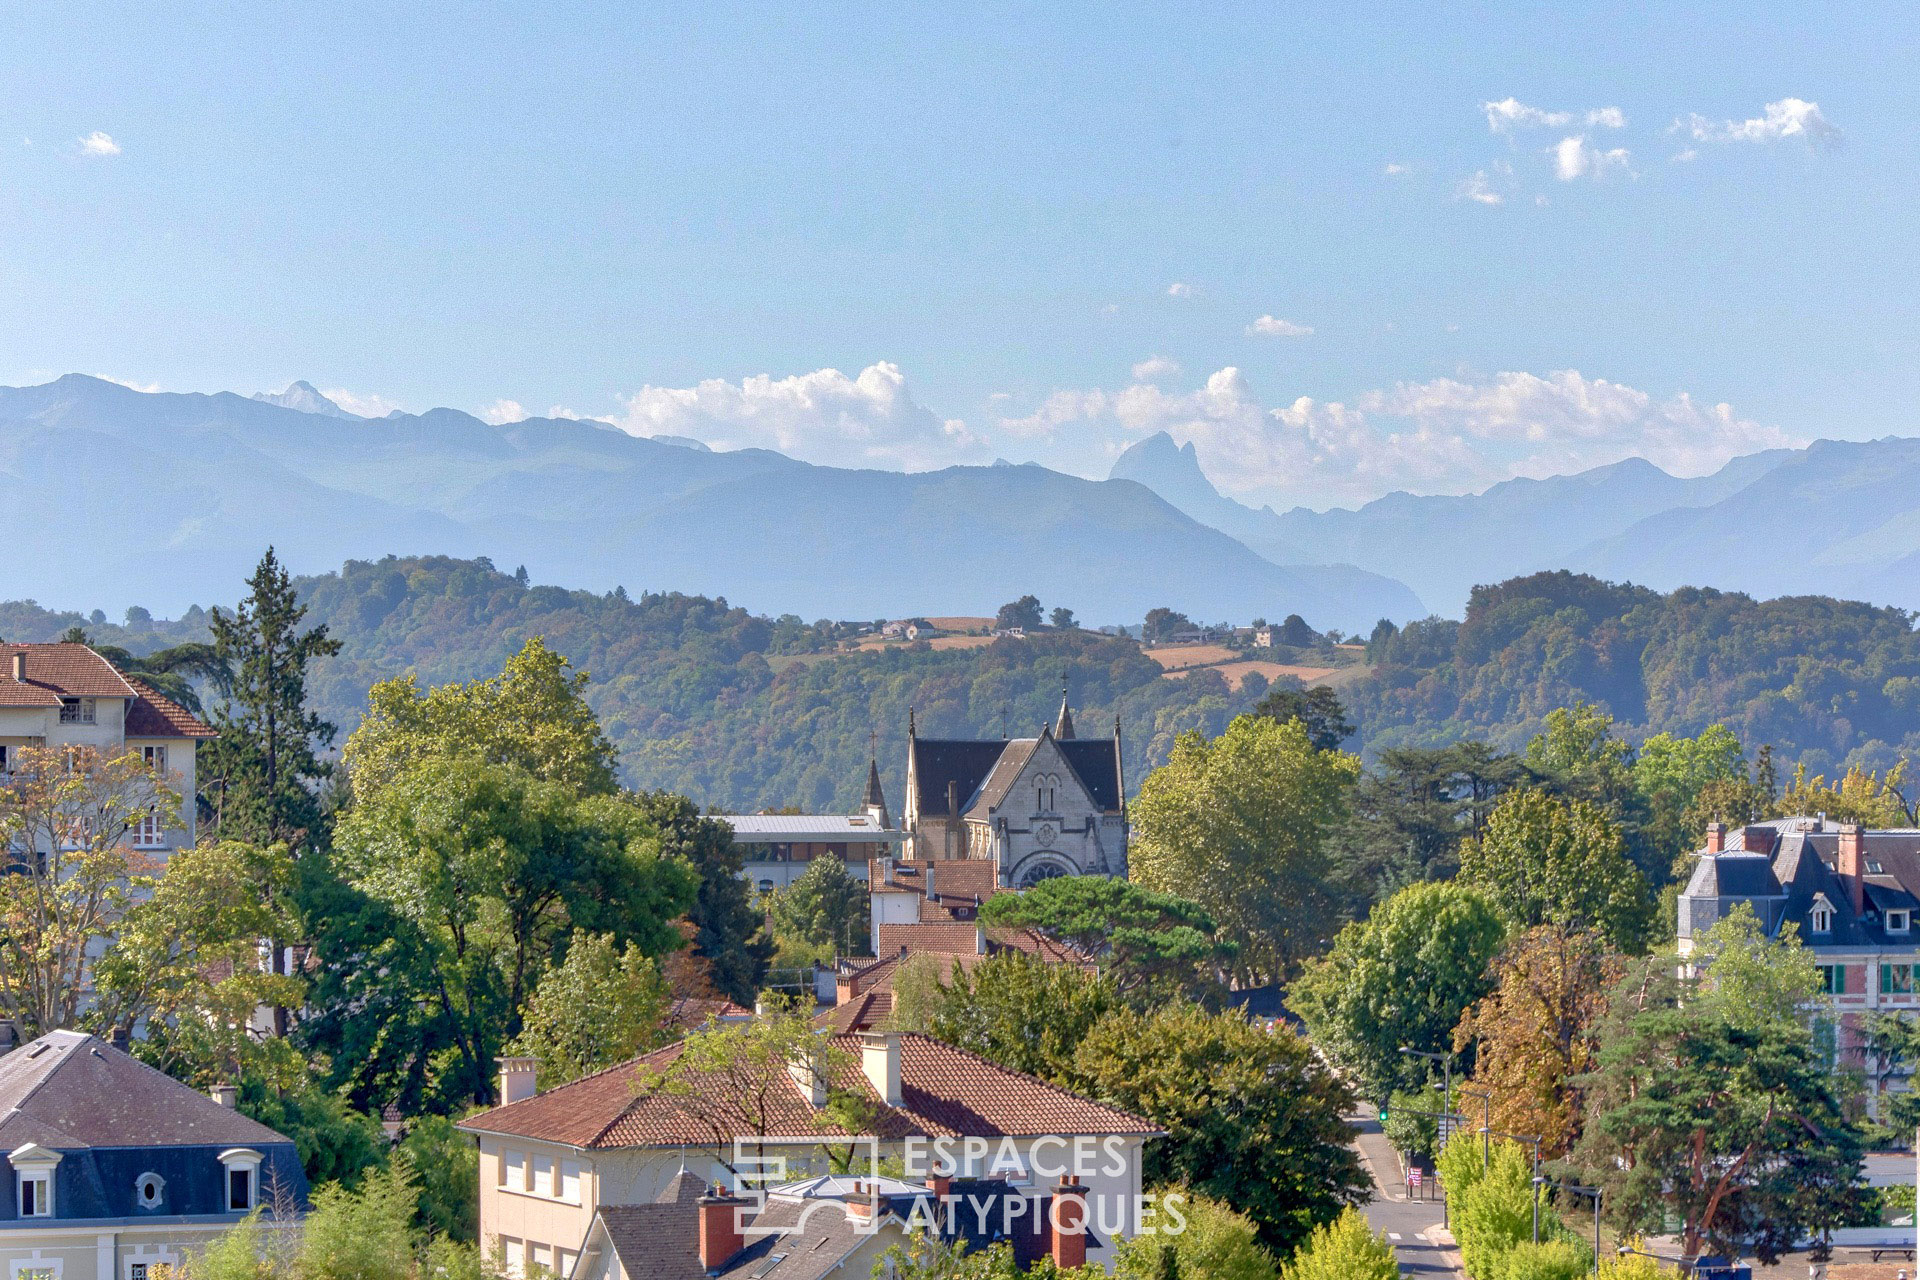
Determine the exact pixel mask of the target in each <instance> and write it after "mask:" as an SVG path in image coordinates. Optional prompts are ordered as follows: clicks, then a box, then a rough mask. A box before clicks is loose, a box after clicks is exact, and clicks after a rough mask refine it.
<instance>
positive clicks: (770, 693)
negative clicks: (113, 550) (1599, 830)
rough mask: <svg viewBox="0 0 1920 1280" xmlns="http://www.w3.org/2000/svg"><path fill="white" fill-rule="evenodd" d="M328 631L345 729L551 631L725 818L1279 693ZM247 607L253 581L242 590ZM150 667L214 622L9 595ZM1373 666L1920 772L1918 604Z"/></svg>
mask: <svg viewBox="0 0 1920 1280" xmlns="http://www.w3.org/2000/svg"><path fill="white" fill-rule="evenodd" d="M299 588H300V591H301V594H302V596H303V598H305V599H306V600H307V601H308V603H309V604H310V605H311V607H312V611H313V612H312V617H313V618H314V619H315V620H317V621H321V622H325V623H326V624H327V625H328V626H329V628H331V630H332V631H333V632H334V634H335V635H337V636H338V637H339V638H340V639H341V640H342V641H343V642H344V648H343V649H342V651H341V654H340V656H339V657H338V658H333V659H328V660H326V661H324V662H322V663H321V664H319V666H318V668H317V670H316V676H315V680H314V685H313V688H314V690H315V694H316V697H317V699H318V703H319V709H320V710H321V712H322V713H323V714H325V715H326V716H327V717H328V718H330V719H331V720H333V721H334V722H335V723H337V724H338V725H339V726H340V729H341V733H342V735H343V736H344V734H345V733H346V731H348V730H349V729H351V728H352V726H353V725H354V724H355V723H356V722H357V720H358V718H359V715H360V709H361V707H362V706H363V705H364V702H365V698H366V691H367V687H368V686H369V685H370V684H372V683H373V682H374V681H376V680H380V679H384V678H387V677H389V676H394V675H400V674H404V673H406V672H408V671H412V672H415V673H416V674H417V675H418V676H419V678H420V679H421V680H422V681H423V682H424V683H428V684H435V683H440V682H443V681H447V680H456V679H471V678H474V677H477V676H484V675H490V674H493V673H494V672H497V671H498V670H499V669H500V667H501V665H502V664H503V663H504V662H505V661H506V659H507V656H508V655H509V654H511V653H512V652H513V651H515V650H516V649H518V648H519V647H520V645H521V644H522V643H523V642H524V641H525V640H526V639H527V638H528V637H530V636H534V635H543V636H545V637H546V638H547V640H548V642H549V643H550V644H552V645H553V646H554V647H555V648H556V649H558V650H559V651H560V652H562V653H564V654H566V655H567V656H568V657H569V658H570V659H572V660H573V662H574V663H575V665H576V666H578V667H579V668H580V669H582V670H584V671H586V672H588V673H589V674H590V675H591V677H592V684H591V685H590V686H589V689H588V698H589V700H590V701H591V702H592V704H593V706H594V708H595V709H596V710H597V711H598V712H599V714H600V716H601V717H602V719H603V720H604V721H605V722H606V725H607V729H608V732H609V734H610V735H611V736H612V737H613V740H614V742H615V744H616V745H617V746H618V747H619V749H620V751H621V757H622V761H623V764H624V766H625V769H626V773H627V776H628V779H629V780H630V781H631V782H633V783H635V784H637V785H641V786H648V787H668V788H671V789H673V790H676V791H681V792H684V793H685V794H687V795H690V796H693V797H694V798H695V799H696V800H699V801H700V802H701V803H703V804H708V805H713V806H715V807H719V808H740V809H758V808H765V807H778V806H785V805H798V806H803V807H806V808H811V809H821V810H829V811H831V810H843V811H844V810H849V809H851V808H852V806H853V805H854V803H855V801H856V799H857V797H858V788H859V784H860V783H861V781H862V780H863V779H864V776H865V768H866V760H867V753H868V750H869V734H870V733H878V735H879V753H880V763H881V768H882V771H883V776H884V778H885V782H886V786H887V794H888V798H889V800H891V801H892V802H893V804H894V805H895V806H896V808H897V807H898V805H899V803H900V798H901V786H902V783H903V781H904V779H903V777H902V772H903V768H904V763H903V761H904V745H905V739H906V726H907V710H908V708H909V707H913V708H915V709H916V711H917V713H918V717H919V724H920V729H921V732H923V733H925V734H929V735H955V736H958V735H978V736H985V737H991V736H995V735H998V734H1000V733H1001V732H1002V731H1003V730H1004V731H1006V732H1008V733H1010V734H1013V735H1021V734H1029V733H1032V732H1034V731H1036V730H1037V729H1038V728H1039V726H1040V725H1041V724H1042V723H1044V722H1047V721H1050V720H1051V718H1052V716H1053V713H1054V710H1055V709H1056V707H1057V706H1058V704H1059V698H1060V690H1061V687H1062V686H1063V685H1064V686H1066V687H1067V688H1068V689H1069V690H1070V691H1071V695H1072V698H1073V703H1074V716H1075V720H1076V722H1077V723H1078V725H1079V728H1080V731H1081V733H1082V734H1088V735H1091V734H1096V733H1098V734H1105V733H1108V732H1110V731H1111V727H1112V724H1113V717H1114V715H1115V714H1116V713H1117V714H1118V715H1119V716H1120V718H1121V721H1122V723H1123V726H1124V732H1125V758H1126V764H1127V774H1128V784H1129V789H1132V788H1134V787H1137V786H1138V784H1139V781H1140V779H1141V777H1143V776H1144V774H1145V772H1146V771H1147V770H1148V769H1150V768H1152V767H1153V766H1155V765H1157V764H1159V763H1160V762H1162V761H1163V760H1164V759H1165V758H1166V755H1167V752H1168V750H1169V749H1170V748H1171V746H1172V742H1173V738H1174V736H1175V735H1176V734H1177V733H1178V732H1179V731H1181V730H1182V729H1186V728H1190V727H1191V728H1200V729H1204V730H1206V731H1207V732H1209V733H1213V732H1218V731H1219V730H1221V729H1222V728H1224V727H1225V725H1226V723H1227V721H1228V720H1229V719H1231V718H1232V717H1233V716H1234V715H1235V714H1237V713H1239V712H1240V711H1243V710H1246V709H1247V708H1248V707H1250V706H1251V705H1252V703H1253V702H1254V701H1256V700H1257V697H1258V695H1259V694H1260V693H1261V692H1263V691H1264V687H1263V686H1262V685H1261V684H1260V683H1259V682H1258V681H1257V680H1256V681H1254V682H1253V683H1252V684H1250V685H1249V686H1247V687H1243V688H1242V689H1241V690H1240V691H1239V692H1237V693H1236V692H1232V691H1230V690H1229V689H1228V688H1227V685H1226V682H1225V681H1223V680H1222V679H1221V678H1220V676H1219V675H1218V674H1217V673H1215V672H1212V671H1208V670H1200V671H1196V672H1193V673H1192V674H1190V675H1189V676H1187V677H1186V678H1184V679H1179V680H1173V679H1167V678H1165V677H1164V676H1163V675H1162V674H1161V669H1160V668H1159V666H1157V665H1156V664H1155V663H1153V662H1152V661H1151V660H1149V659H1148V658H1146V657H1144V656H1143V655H1142V654H1141V653H1140V651H1139V649H1138V648H1137V647H1136V646H1135V645H1134V644H1133V643H1132V642H1131V641H1128V640H1124V639H1117V638H1113V637H1109V636H1105V635H1100V634H1097V633H1091V632H1078V631H1074V632H1046V633H1039V634H1036V635H1034V636H1033V637H1031V638H1029V639H1026V640H1012V639H1006V640H998V641H995V642H994V643H993V644H992V645H990V646H987V647H983V648H977V649H955V650H946V651H940V652H934V651H930V650H928V649H926V648H925V647H924V646H913V647H910V648H896V649H892V650H889V651H886V652H882V653H870V652H869V653H832V652H827V650H828V649H829V648H831V647H832V646H833V645H834V644H835V642H836V641H837V640H839V639H842V638H844V637H845V636H846V635H848V634H850V633H851V630H852V628H850V627H836V626H833V625H831V624H805V623H802V622H801V621H800V620H799V619H796V618H785V619H778V620H772V619H767V618H764V617H760V616H756V615H754V614H752V613H750V612H749V611H748V610H746V609H743V608H738V607H735V606H733V605H730V604H728V603H727V602H726V601H725V600H710V599H705V598H702V597H698V596H685V595H677V594H648V595H642V596H636V597H634V598H632V599H629V598H627V597H626V596H625V595H624V594H621V593H618V592H616V593H612V594H607V595H599V594H593V593H590V592H584V591H569V590H564V589H562V588H559V587H551V586H528V585H526V584H525V583H524V582H523V581H522V580H520V579H519V578H517V577H516V576H514V575H510V574H506V573H502V572H499V571H497V570H495V569H494V568H493V566H492V565H490V564H488V563H486V562H485V561H472V560H454V559H448V558H444V557H428V558H418V559H388V560H382V561H379V562H373V563H369V562H364V561H351V562H349V563H348V564H347V565H346V566H345V568H344V569H342V570H341V571H340V572H339V573H329V574H324V575H321V576H318V577H311V578H303V579H300V580H299ZM236 594H237V584H236ZM75 625H79V626H82V627H84V628H85V629H86V630H87V632H88V633H89V635H90V636H91V637H92V638H93V639H94V640H96V641H99V642H103V643H107V644H117V645H122V646H124V647H126V648H128V649H131V650H133V651H135V652H145V651H148V650H151V649H154V648H158V647H161V646H163V645H168V644H173V643H177V642H178V641H181V640H187V639H204V638H205V637H206V617H205V614H204V613H203V612H202V611H201V610H200V609H199V608H197V607H196V608H195V609H193V610H190V611H189V612H188V613H187V614H186V615H185V616H184V617H182V618H180V619H179V620H176V621H171V622H155V621H153V620H152V619H149V618H148V617H147V616H146V614H145V611H144V610H132V611H130V614H129V617H128V620H127V623H126V624H125V625H112V624H109V623H107V622H106V620H105V616H104V615H103V614H99V613H96V614H95V615H94V616H93V618H91V619H89V618H85V617H82V616H80V615H78V614H73V613H55V612H51V611H48V610H43V609H41V608H39V607H38V606H36V605H33V604H31V603H14V604H0V637H4V638H5V639H8V640H50V639H54V638H56V637H57V636H59V635H60V634H61V633H62V632H63V631H65V630H66V629H67V628H68V627H70V626H75ZM1369 658H1370V660H1371V661H1373V662H1374V663H1375V664H1376V665H1375V669H1374V673H1373V675H1372V676H1371V677H1370V678H1368V679H1364V680H1361V681H1359V682H1357V683H1354V684H1350V685H1347V686H1345V687H1343V689H1342V691H1341V696H1342V697H1343V698H1344V699H1346V700H1347V701H1348V702H1349V703H1350V705H1351V706H1352V708H1353V710H1354V712H1355V718H1356V719H1357V720H1358V722H1359V723H1360V726H1361V735H1362V741H1363V742H1364V744H1365V746H1366V747H1367V748H1368V749H1369V750H1370V751H1377V750H1378V749H1380V748H1382V747H1385V746H1390V745H1394V744H1396V743H1409V742H1417V743H1429V744H1435V743H1441V742H1446V741H1450V740H1452V739H1455V738H1460V737H1467V736H1474V737H1484V738H1488V739H1491V740H1493V741H1494V742H1496V743H1498V744H1501V745H1505V746H1510V747H1519V746H1521V745H1523V744H1524V743H1525V741H1526V739H1527V738H1528V737H1529V736H1530V735H1531V734H1533V733H1534V732H1535V731H1537V729H1538V728H1539V725H1540V722H1541V719H1542V717H1544V716H1545V715H1546V714H1547V713H1548V712H1550V711H1552V710H1553V709H1554V708H1556V707H1560V706H1565V705H1568V704H1571V703H1573V702H1577V701H1580V700H1586V701H1591V702H1595V703H1598V704H1600V705H1601V706H1603V707H1605V708H1606V709H1607V710H1609V711H1610V712H1612V713H1613V715H1614V716H1615V717H1616V718H1617V719H1618V720H1619V721H1620V723H1621V725H1622V727H1623V729H1625V730H1626V731H1627V732H1628V733H1629V735H1630V736H1633V737H1636V738H1637V737H1640V736H1644V735H1646V734H1652V733H1658V732H1661V731H1673V732H1676V733H1686V734H1692V733H1696V732H1698V731H1699V730H1701V729H1703V728H1705V727H1706V726H1707V725H1709V724H1712V723H1714V722H1716V721H1718V722H1722V723H1725V724H1726V725H1727V726H1728V727H1730V728H1732V729H1733V730H1734V731H1735V732H1736V733H1738V734H1739V735H1740V738H1741V740H1742V741H1743V742H1745V743H1746V744H1747V745H1748V748H1749V750H1752V749H1755V748H1757V747H1758V746H1759V745H1760V744H1762V743H1771V744H1773V746H1774V748H1775V752H1776V758H1777V759H1779V760H1780V761H1781V762H1782V763H1783V764H1785V765H1786V766H1787V767H1788V768H1789V769H1790V768H1791V765H1792V763H1793V762H1794V761H1796V760H1802V759H1804V760H1805V761H1806V762H1807V763H1808V765H1809V767H1810V768H1812V769H1813V770H1815V771H1826V772H1831V771H1832V770H1833V769H1834V768H1835V766H1837V765H1840V764H1843V763H1845V762H1847V761H1848V760H1849V759H1850V758H1851V759H1857V760H1860V761H1862V762H1865V763H1871V764H1873V765H1874V766H1876V767H1880V768H1884V767H1886V766H1888V765H1890V764H1892V763H1894V762H1895V761H1897V760H1898V759H1899V758H1900V757H1901V756H1903V755H1912V756H1916V757H1920V637H1917V636H1916V634H1915V632H1914V629H1913V620H1912V618H1911V616H1910V615H1908V614H1906V613H1904V612H1902V611H1900V610H1898V609H1887V608H1876V607H1873V606H1870V605H1864V604H1857V603H1852V602H1847V601H1840V600H1832V599H1828V598H1825V597H1819V596H1809V597H1796V598H1787V599H1779V600H1771V601H1764V602H1763V601H1756V600H1754V599H1752V598H1751V597H1748V596H1743V595H1736V594H1729V593H1723V592H1717V591H1705V590H1696V589H1691V588H1689V589H1684V590H1680V591H1675V592H1673V593H1671V594H1668V595H1662V594H1660V593H1658V592H1655V591H1650V590H1646V589H1644V588H1641V587H1634V586H1625V585H1615V584H1610V583H1606V582H1601V581H1599V580H1598V579H1594V578H1590V577H1585V576H1581V575H1576V574H1570V573H1545V574H1536V575H1534V576H1531V577H1526V578H1515V579H1512V580H1510V581H1508V582H1504V583H1501V584H1499V585H1497V586H1492V587H1481V588H1478V589H1476V590H1475V591H1474V593H1473V596H1472V600H1471V602H1470V604H1469V606H1468V608H1467V610H1466V616H1465V618H1464V620H1462V621H1460V622H1453V621H1448V620H1443V619H1430V620H1428V621H1425V622H1419V623H1414V624H1411V625H1409V626H1407V627H1406V628H1404V629H1401V630H1393V629H1391V628H1382V629H1380V630H1378V631H1376V634H1375V637H1374V640H1373V642H1372V644H1371V645H1370V646H1369Z"/></svg>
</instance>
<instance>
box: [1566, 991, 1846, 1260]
mask: <svg viewBox="0 0 1920 1280" xmlns="http://www.w3.org/2000/svg"><path fill="white" fill-rule="evenodd" d="M1722 958H1723V959H1724V957H1722ZM1706 983H1707V980H1706V979H1703V978H1700V977H1695V976H1688V975H1687V974H1686V973H1685V972H1684V971H1683V969H1682V964H1681V961H1680V960H1679V958H1678V957H1673V956H1664V957H1654V958H1652V959H1649V960H1647V961H1644V962H1642V963H1641V964H1639V965H1638V966H1636V967H1635V968H1634V969H1633V970H1632V971H1630V972H1629V973H1628V975H1627V976H1626V978H1624V979H1623V980H1622V981H1621V982H1620V984H1619V985H1618V986H1617V987H1616V988H1615V991H1614V995H1613V1003H1612V1007H1611V1008H1610V1010H1609V1012H1608V1016H1607V1019H1606V1021H1605V1022H1604V1023H1603V1024H1602V1027H1601V1030H1600V1033H1599V1034H1598V1035H1597V1036H1596V1043H1597V1044H1598V1046H1599V1048H1598V1051H1597V1054H1596V1059H1595V1067H1594V1069H1593V1071H1591V1072H1590V1073H1588V1075H1587V1076H1585V1077H1583V1078H1581V1079H1580V1080H1579V1081H1578V1082H1577V1083H1579V1084H1580V1086H1581V1087H1582V1088H1583V1089H1585V1091H1586V1095H1587V1120H1586V1125H1585V1131H1584V1134H1583V1136H1582V1138H1581V1141H1580V1145H1579V1147H1578V1148H1576V1150H1575V1152H1574V1159H1575V1160H1576V1161H1577V1162H1578V1164H1579V1165H1580V1167H1582V1168H1583V1169H1584V1170H1586V1176H1587V1179H1588V1180H1589V1181H1593V1182H1595V1184H1596V1185H1598V1186H1600V1187H1602V1188H1604V1190H1605V1193H1606V1194H1605V1205H1606V1213H1607V1215H1608V1216H1609V1217H1610V1218H1611V1219H1612V1220H1613V1221H1614V1223H1615V1225H1616V1226H1618V1227H1619V1228H1621V1229H1622V1230H1627V1231H1641V1232H1646V1231H1654V1230H1660V1229H1663V1228H1662V1224H1663V1223H1665V1222H1667V1221H1669V1220H1672V1221H1677V1222H1679V1223H1680V1224H1681V1249H1682V1251H1683V1252H1685V1253H1687V1254H1689V1255H1695V1254H1699V1253H1702V1252H1731V1251H1733V1250H1735V1249H1736V1248H1744V1249H1748V1250H1751V1251H1752V1252H1753V1253H1755V1254H1756V1255H1757V1256H1758V1257H1759V1258H1760V1259H1761V1261H1763V1262H1767V1263H1771V1262H1772V1261H1773V1260H1774V1259H1776V1258H1777V1257H1778V1256H1779V1255H1780V1253H1781V1252H1782V1250H1784V1249H1785V1248H1787V1247H1788V1246H1789V1245H1790V1244H1791V1243H1792V1242H1793V1241H1795V1240H1798V1239H1804V1238H1805V1237H1806V1236H1807V1235H1809V1234H1813V1233H1818V1232H1821V1231H1824V1230H1826V1229H1828V1228H1832V1227H1839V1226H1844V1225H1848V1224H1850V1223H1851V1222H1853V1221H1855V1220H1857V1219H1858V1218H1859V1217H1860V1216H1861V1215H1862V1214H1863V1213H1864V1212H1865V1211H1866V1200H1867V1196H1866V1192H1865V1188H1863V1187H1861V1186H1859V1185H1858V1184H1859V1179H1860V1168H1861V1153H1862V1150H1863V1143H1862V1139H1861V1135H1860V1134H1859V1133H1858V1132H1857V1131H1856V1130H1855V1129H1854V1128H1853V1126H1851V1125H1850V1124H1849V1123H1848V1122H1847V1120H1846V1118H1845V1117H1844V1115H1843V1114H1842V1111H1841V1103H1840V1100H1839V1098H1838V1097H1837V1096H1836V1092H1835V1082H1834V1078H1833V1075H1832V1073H1831V1072H1830V1071H1829V1070H1828V1068H1827V1066H1826V1064H1825V1063H1824V1062H1823V1061H1822V1060H1821V1059H1820V1056H1819V1055H1818V1054H1817V1053H1816V1051H1815V1049H1814V1046H1813V1043H1812V1035H1811V1033H1810V1031H1809V1029H1808V1028H1807V1026H1806V1025H1805V1024H1804V1023H1803V1022H1801V1021H1799V1020H1797V1019H1796V1018H1793V1017H1781V1016H1765V1017H1753V1016H1751V1015H1752V1014H1753V1013H1754V1012H1755V1011H1756V1009H1757V1008H1762V1007H1764V1001H1763V1002H1762V1003H1761V1005H1760V1006H1755V1005H1752V1004H1748V1003H1747V1002H1745V1001H1734V1002H1729V1001H1726V1000H1724V999H1720V998H1716V997H1715V996H1714V995H1713V994H1712V990H1711V987H1710V986H1708V985H1706Z"/></svg>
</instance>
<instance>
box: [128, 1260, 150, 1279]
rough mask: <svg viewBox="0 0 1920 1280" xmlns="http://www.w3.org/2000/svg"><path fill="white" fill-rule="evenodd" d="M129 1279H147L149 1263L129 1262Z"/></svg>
mask: <svg viewBox="0 0 1920 1280" xmlns="http://www.w3.org/2000/svg"><path fill="white" fill-rule="evenodd" d="M127 1280H147V1264H146V1263H144V1262H129V1263H128V1264H127Z"/></svg>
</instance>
